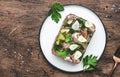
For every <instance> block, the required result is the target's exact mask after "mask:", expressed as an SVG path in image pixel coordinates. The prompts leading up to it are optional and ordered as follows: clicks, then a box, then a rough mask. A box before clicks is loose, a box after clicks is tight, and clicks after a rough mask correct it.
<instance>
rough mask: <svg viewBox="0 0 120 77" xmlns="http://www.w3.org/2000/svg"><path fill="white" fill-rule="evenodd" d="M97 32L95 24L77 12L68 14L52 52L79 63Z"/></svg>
mask: <svg viewBox="0 0 120 77" xmlns="http://www.w3.org/2000/svg"><path fill="white" fill-rule="evenodd" d="M94 32H95V25H94V24H93V23H92V22H90V21H87V20H85V19H83V18H81V17H78V16H76V15H75V14H69V15H67V16H66V18H65V20H64V22H63V24H62V27H61V29H60V31H59V34H58V35H57V38H56V40H55V43H54V45H53V48H52V53H53V54H54V55H56V56H59V57H61V58H62V59H64V60H66V61H69V62H72V63H74V64H78V63H79V62H80V60H81V58H82V56H83V54H84V53H85V51H86V48H87V46H88V44H89V42H90V40H91V38H92V36H93V34H94Z"/></svg>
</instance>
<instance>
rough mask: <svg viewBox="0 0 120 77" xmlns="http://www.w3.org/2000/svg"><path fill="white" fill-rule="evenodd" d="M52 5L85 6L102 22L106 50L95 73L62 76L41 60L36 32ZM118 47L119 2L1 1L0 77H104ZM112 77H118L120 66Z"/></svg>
mask: <svg viewBox="0 0 120 77" xmlns="http://www.w3.org/2000/svg"><path fill="white" fill-rule="evenodd" d="M52 2H60V3H61V4H62V5H66V4H80V5H83V6H86V7H88V8H90V9H92V10H93V11H95V12H96V13H97V14H98V16H100V18H101V19H102V21H103V23H104V25H105V28H106V31H107V46H106V49H105V52H104V54H103V55H102V57H101V59H100V61H99V63H98V65H97V67H96V70H95V71H92V72H81V73H65V72H62V71H60V70H58V69H56V68H54V67H52V66H51V65H50V64H49V63H48V62H47V61H46V60H45V58H44V57H43V54H42V51H41V50H40V48H39V39H38V38H39V29H40V27H41V24H42V22H43V20H44V19H45V17H46V16H47V13H48V11H49V9H50V5H51V3H52ZM119 45H120V0H64V1H63V0H0V77H88V76H89V77H107V76H108V74H109V72H110V70H111V69H112V66H113V60H112V55H113V54H114V52H115V50H116V48H117V47H118V46H119ZM113 77H120V65H118V67H117V69H116V71H115V72H114V75H113Z"/></svg>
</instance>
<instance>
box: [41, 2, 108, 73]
mask: <svg viewBox="0 0 120 77" xmlns="http://www.w3.org/2000/svg"><path fill="white" fill-rule="evenodd" d="M39 40H40V48H41V51H42V52H43V55H44V57H45V58H46V60H47V61H48V62H49V63H50V64H51V65H53V66H54V67H56V68H58V69H60V70H62V71H66V72H80V71H92V70H95V67H96V66H97V64H98V60H99V59H100V57H101V56H102V53H103V52H104V49H105V46H106V31H105V28H104V25H103V23H102V21H101V20H100V18H99V17H98V16H97V15H96V14H95V12H93V11H91V10H90V9H88V8H86V7H84V6H80V5H73V4H72V5H65V6H62V5H61V4H60V3H54V4H52V6H51V9H50V10H49V12H48V16H47V17H46V19H45V20H44V22H43V23H42V26H41V28H40V39H39Z"/></svg>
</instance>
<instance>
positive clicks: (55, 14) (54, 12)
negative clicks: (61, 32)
mask: <svg viewBox="0 0 120 77" xmlns="http://www.w3.org/2000/svg"><path fill="white" fill-rule="evenodd" d="M63 10H64V7H63V6H62V5H61V4H60V3H54V4H53V5H52V7H51V9H50V10H49V12H48V15H49V16H51V18H52V20H54V21H55V22H56V23H58V21H59V20H60V18H61V14H60V13H59V12H61V11H63Z"/></svg>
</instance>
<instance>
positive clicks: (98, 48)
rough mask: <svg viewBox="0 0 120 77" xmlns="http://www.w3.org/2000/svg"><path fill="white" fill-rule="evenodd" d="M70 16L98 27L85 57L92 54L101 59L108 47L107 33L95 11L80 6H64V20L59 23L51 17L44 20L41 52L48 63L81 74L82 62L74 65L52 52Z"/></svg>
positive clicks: (41, 34) (41, 32)
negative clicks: (77, 17)
mask: <svg viewBox="0 0 120 77" xmlns="http://www.w3.org/2000/svg"><path fill="white" fill-rule="evenodd" d="M68 14H75V15H77V16H79V17H82V18H84V19H86V20H88V21H91V22H92V23H94V24H95V26H96V32H95V33H94V35H93V37H92V39H91V41H90V43H89V45H88V47H87V50H86V52H85V54H84V56H83V57H85V56H86V55H91V54H92V55H94V56H98V59H99V58H100V57H101V55H102V53H103V51H104V48H105V45H106V31H105V28H104V26H103V23H102V22H101V20H100V18H99V17H98V16H97V15H96V14H95V13H94V12H93V11H91V10H90V9H88V8H86V7H83V6H79V5H66V6H64V11H63V12H61V15H62V18H61V19H60V21H59V23H55V22H54V21H53V20H52V19H51V17H50V16H48V17H47V18H46V19H45V20H44V22H43V24H42V27H41V29H40V39H39V40H40V47H41V50H42V52H43V55H44V56H45V58H46V59H47V61H48V62H49V63H50V64H52V65H53V66H55V67H57V68H58V69H60V70H63V71H66V72H79V71H82V70H83V64H82V61H81V62H80V63H79V64H72V63H70V62H66V61H64V60H63V59H61V58H59V57H57V56H54V55H53V54H52V51H51V50H52V46H53V44H54V41H55V38H56V36H57V35H58V32H59V30H60V28H61V26H62V23H63V21H64V19H65V18H66V16H67V15H68Z"/></svg>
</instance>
